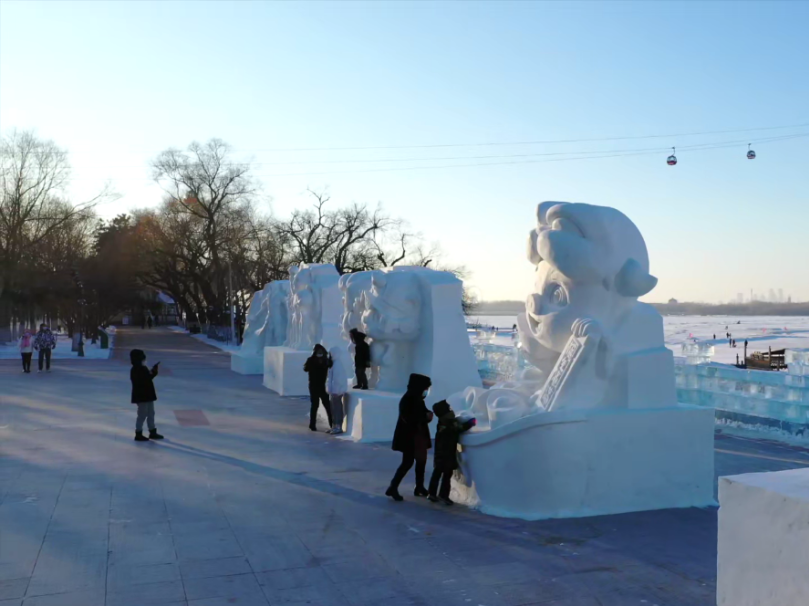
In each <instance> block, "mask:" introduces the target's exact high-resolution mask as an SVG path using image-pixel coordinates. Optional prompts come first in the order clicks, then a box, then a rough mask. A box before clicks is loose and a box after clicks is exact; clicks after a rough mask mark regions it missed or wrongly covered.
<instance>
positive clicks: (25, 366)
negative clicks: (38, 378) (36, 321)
mask: <svg viewBox="0 0 809 606" xmlns="http://www.w3.org/2000/svg"><path fill="white" fill-rule="evenodd" d="M17 346H18V347H19V350H20V357H21V358H22V371H23V372H24V373H30V372H31V358H33V356H34V352H35V351H36V352H38V355H39V358H38V362H39V372H42V370H43V369H44V370H45V371H46V372H50V371H51V352H52V351H53V350H54V349H56V335H55V334H53V333H52V332H51V329H50V327H49V326H48V325H47V324H40V325H39V332H37V333H36V334H32V333H31V331H30V330H27V329H26V330H25V331H23V333H22V336H21V337H20V340H19V341H18V342H17Z"/></svg>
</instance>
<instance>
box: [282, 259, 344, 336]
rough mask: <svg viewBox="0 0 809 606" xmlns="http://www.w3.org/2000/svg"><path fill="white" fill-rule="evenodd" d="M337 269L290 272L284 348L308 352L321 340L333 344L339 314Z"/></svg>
mask: <svg viewBox="0 0 809 606" xmlns="http://www.w3.org/2000/svg"><path fill="white" fill-rule="evenodd" d="M339 279H340V276H339V274H338V273H337V269H335V267H334V265H331V264H330V263H308V264H307V263H304V264H301V265H300V266H296V265H293V266H292V267H290V268H289V297H288V306H289V329H288V331H287V339H286V342H285V343H284V346H285V347H289V348H292V349H299V350H302V351H311V350H312V348H313V347H314V346H315V344H316V343H320V342H321V340H322V339H323V337H324V330H325V331H326V333H327V335H326V336H327V338H329V339H330V340H333V339H334V337H335V336H336V335H335V329H338V330H339V318H340V312H341V307H342V306H341V305H340V293H339V290H338V281H339Z"/></svg>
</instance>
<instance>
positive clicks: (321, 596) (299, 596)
mask: <svg viewBox="0 0 809 606" xmlns="http://www.w3.org/2000/svg"><path fill="white" fill-rule="evenodd" d="M262 589H263V590H264V594H265V595H266V596H267V600H268V601H269V603H270V604H271V605H272V606H287V605H295V606H297V605H299V604H313V605H316V606H351V604H350V602H348V601H347V600H346V599H345V597H344V596H343V594H342V593H341V592H340V590H339V589H337V587H333V586H332V587H329V586H325V585H307V586H305V587H295V588H292V589H272V588H270V587H266V586H265V587H263V588H262ZM194 606H197V605H196V604H195V605H194ZM206 606H207V605H206Z"/></svg>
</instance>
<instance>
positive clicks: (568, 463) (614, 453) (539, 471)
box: [459, 405, 715, 520]
mask: <svg viewBox="0 0 809 606" xmlns="http://www.w3.org/2000/svg"><path fill="white" fill-rule="evenodd" d="M713 433H714V418H713V410H709V409H704V408H698V407H690V406H683V405H679V406H674V407H669V408H646V409H630V410H626V409H624V410H618V409H613V410H611V409H581V408H573V409H564V410H557V411H552V412H548V413H545V414H539V415H530V416H526V417H523V418H521V419H518V420H516V421H514V422H512V423H508V424H507V425H503V426H501V427H496V428H494V429H491V430H488V431H475V430H473V431H471V432H469V433H467V434H465V435H464V436H462V438H461V444H462V447H463V452H462V467H463V472H464V479H465V482H467V484H468V485H469V486H468V487H470V488H474V489H475V491H474V492H476V493H477V497H478V498H479V501H480V502H479V507H480V509H481V510H482V511H483V512H484V513H487V514H491V515H496V516H501V517H514V518H522V519H526V520H540V519H546V518H567V517H586V516H595V515H605V514H613V513H624V512H630V511H645V510H650V509H666V508H671V507H704V506H708V505H713V504H715V501H714V498H713V485H714V464H713V461H714V453H713ZM526 462H530V464H528V465H526ZM459 492H469V491H468V490H460V491H459Z"/></svg>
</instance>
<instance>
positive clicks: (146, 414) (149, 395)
mask: <svg viewBox="0 0 809 606" xmlns="http://www.w3.org/2000/svg"><path fill="white" fill-rule="evenodd" d="M129 361H130V362H132V370H130V371H129V380H130V381H132V403H133V404H137V406H138V418H137V421H135V441H136V442H148V441H149V440H162V439H163V436H161V435H160V434H159V433H157V427H155V424H154V403H155V401H156V400H157V393H156V392H155V388H154V378H155V377H156V376H157V367H158V366H159V365H160V362H158V363H157V364H155V365H154V366H152V368H151V369H150V368H147V366H146V354H145V353H144V352H143V350H141V349H133V350H132V351H130V352H129ZM143 421H146V422H147V424H148V426H149V437H148V438H147V437H146V436H144V435H143Z"/></svg>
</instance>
